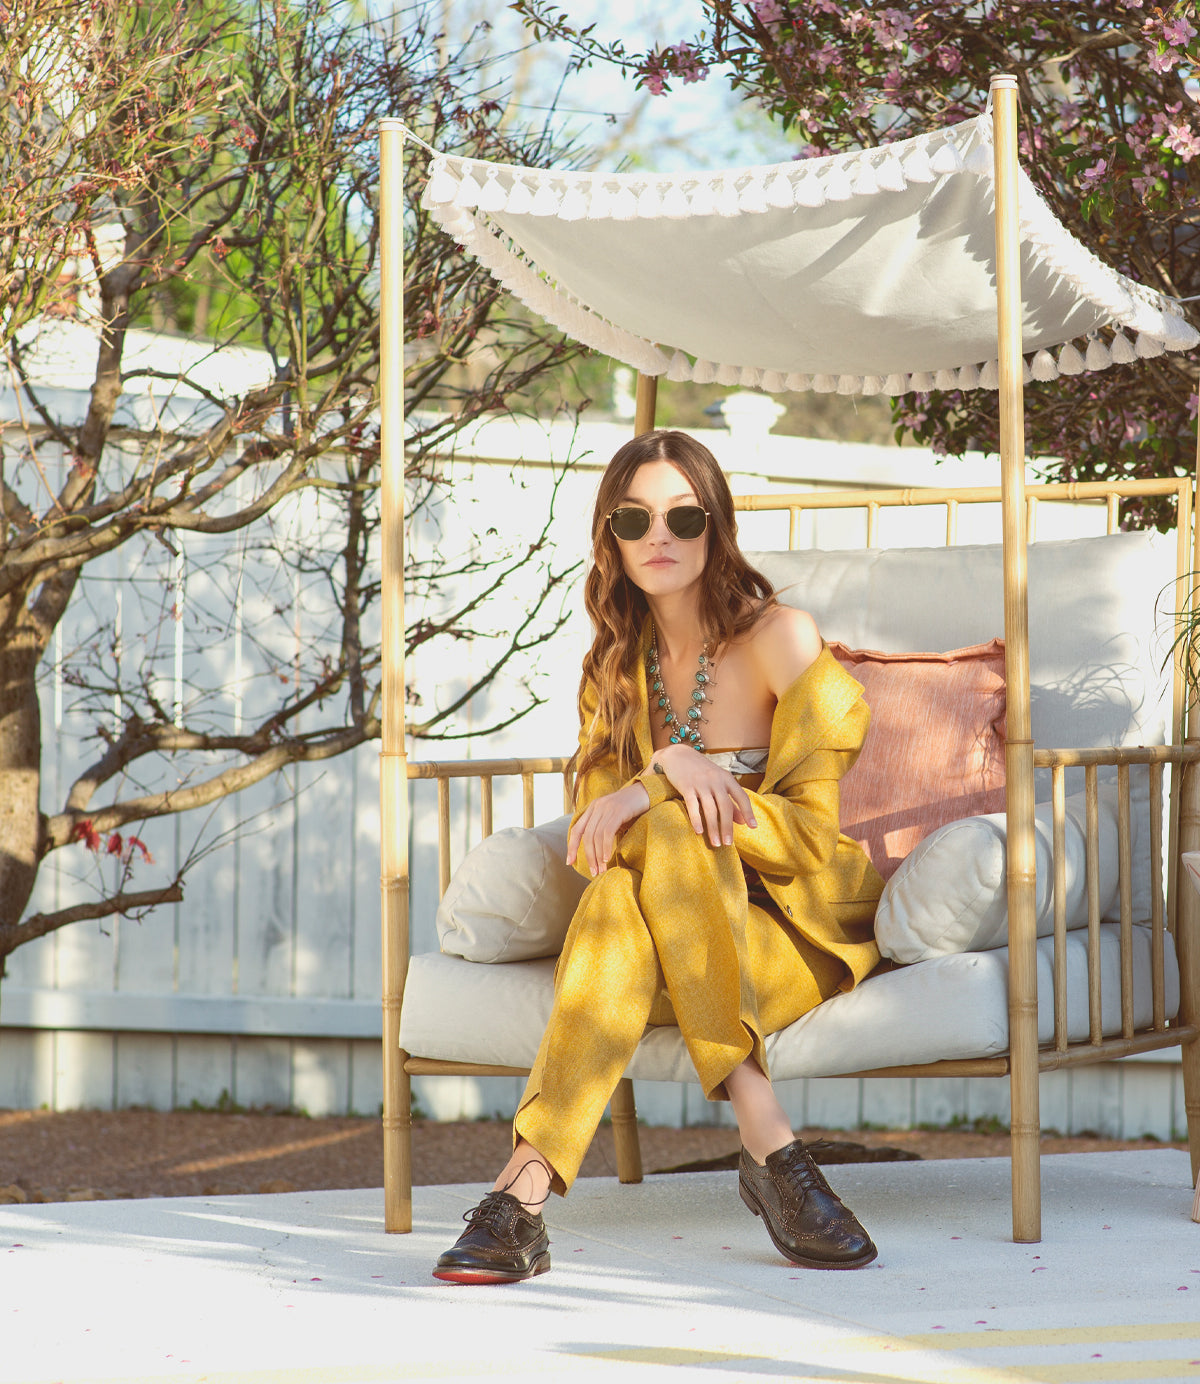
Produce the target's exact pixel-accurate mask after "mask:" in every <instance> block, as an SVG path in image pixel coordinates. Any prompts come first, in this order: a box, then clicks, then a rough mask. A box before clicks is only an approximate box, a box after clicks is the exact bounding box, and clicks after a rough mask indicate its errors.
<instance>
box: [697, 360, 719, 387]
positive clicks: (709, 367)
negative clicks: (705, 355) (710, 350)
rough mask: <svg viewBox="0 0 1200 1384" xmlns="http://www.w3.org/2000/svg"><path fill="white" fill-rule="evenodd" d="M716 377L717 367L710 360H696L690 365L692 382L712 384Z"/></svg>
mask: <svg viewBox="0 0 1200 1384" xmlns="http://www.w3.org/2000/svg"><path fill="white" fill-rule="evenodd" d="M716 378H717V367H716V366H715V365H714V364H713V363H712V361H711V360H698V361H697V362H696V363H695V365H693V366H692V383H693V384H712V382H713V381H714V380H715V379H716Z"/></svg>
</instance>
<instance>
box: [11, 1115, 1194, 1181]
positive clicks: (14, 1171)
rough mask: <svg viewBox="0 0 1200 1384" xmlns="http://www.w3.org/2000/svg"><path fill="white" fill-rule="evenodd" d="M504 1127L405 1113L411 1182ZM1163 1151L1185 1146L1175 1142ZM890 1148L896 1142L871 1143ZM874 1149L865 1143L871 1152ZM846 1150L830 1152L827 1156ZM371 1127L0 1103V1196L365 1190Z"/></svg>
mask: <svg viewBox="0 0 1200 1384" xmlns="http://www.w3.org/2000/svg"><path fill="white" fill-rule="evenodd" d="M801 1132H802V1134H803V1136H804V1137H805V1138H807V1139H815V1138H826V1139H829V1140H831V1141H834V1142H835V1144H842V1145H844V1144H846V1143H847V1142H852V1143H853V1144H855V1145H858V1146H859V1147H860V1149H866V1150H867V1152H866V1153H865V1154H863V1153H861V1152H858V1151H856V1150H855V1149H853V1148H851V1149H849V1150H846V1149H844V1148H843V1149H840V1150H839V1149H837V1148H836V1147H835V1149H834V1150H832V1151H831V1154H832V1155H833V1156H831V1157H829V1158H826V1159H824V1160H823V1161H827V1162H832V1161H840V1162H846V1161H856V1159H861V1158H863V1157H867V1158H870V1157H872V1156H873V1157H875V1158H879V1157H881V1156H885V1157H897V1156H898V1157H914V1156H915V1157H919V1158H991V1157H1003V1156H1005V1155H1007V1153H1008V1135H1007V1134H1006V1133H1003V1132H997V1133H993V1132H979V1131H975V1130H961V1129H952V1130H893V1131H879V1130H856V1131H853V1132H851V1133H846V1132H845V1131H836V1130H816V1129H810V1130H804V1131H801ZM640 1134H641V1143H642V1164H643V1167H644V1168H645V1170H646V1171H647V1172H663V1171H670V1170H673V1169H677V1168H679V1166H680V1165H686V1164H689V1163H694V1162H697V1161H707V1160H711V1159H719V1158H723V1157H727V1156H728V1155H730V1154H732V1153H734V1152H735V1151H736V1149H737V1146H738V1141H737V1133H736V1131H734V1130H731V1129H727V1128H711V1127H702V1126H693V1127H692V1128H689V1129H664V1128H656V1127H652V1126H643V1127H642V1128H641V1130H640ZM509 1139H510V1134H509V1126H508V1125H507V1124H506V1123H502V1122H500V1121H496V1120H477V1121H473V1122H471V1123H464V1124H436V1123H433V1122H429V1121H418V1122H417V1123H416V1124H415V1125H414V1129H413V1164H414V1170H413V1180H414V1182H415V1183H417V1184H418V1185H424V1184H437V1183H442V1184H445V1183H453V1182H485V1181H491V1179H492V1178H493V1177H494V1176H495V1175H496V1173H497V1172H498V1171H499V1169H500V1168H501V1167H502V1166H503V1163H504V1161H505V1159H506V1158H507V1156H508V1149H509ZM1146 1147H1159V1145H1156V1144H1153V1143H1152V1142H1151V1141H1147V1140H1129V1141H1121V1140H1113V1139H1095V1138H1087V1137H1075V1138H1059V1137H1057V1136H1053V1135H1047V1136H1044V1137H1043V1139H1042V1151H1043V1152H1044V1153H1048V1154H1050V1153H1071V1152H1087V1151H1094V1150H1107V1149H1119V1148H1146ZM1173 1147H1176V1148H1185V1147H1186V1145H1185V1144H1182V1143H1179V1144H1175V1145H1173ZM888 1148H890V1149H892V1150H894V1151H897V1152H892V1153H890V1154H889V1153H882V1150H885V1149H888ZM872 1150H873V1151H874V1153H872V1152H871V1151H872ZM847 1153H848V1154H849V1155H850V1156H849V1157H846V1156H837V1155H839V1154H841V1155H845V1154H847ZM615 1174H616V1164H615V1161H614V1159H613V1152H612V1139H611V1136H610V1133H609V1131H608V1130H607V1129H602V1130H601V1131H600V1133H599V1134H598V1135H597V1137H596V1140H595V1142H594V1143H593V1145H592V1148H591V1150H590V1151H589V1153H588V1156H587V1159H586V1160H585V1162H584V1166H583V1172H582V1176H584V1177H612V1176H615ZM382 1182H383V1136H382V1132H381V1129H380V1125H379V1122H378V1120H373V1119H357V1118H352V1119H309V1118H307V1117H306V1116H300V1115H277V1114H264V1113H250V1114H215V1113H210V1112H202V1111H195V1112H193V1111H173V1112H170V1113H163V1112H159V1111H152V1110H121V1111H116V1112H110V1111H96V1110H81V1111H68V1112H62V1113H51V1112H48V1111H43V1110H0V1203H3V1202H9V1203H12V1202H25V1201H28V1202H45V1201H83V1200H103V1199H107V1198H120V1197H184V1196H228V1195H232V1194H236V1193H248V1192H257V1193H261V1192H296V1191H316V1190H320V1189H331V1188H339V1187H378V1186H381V1185H382Z"/></svg>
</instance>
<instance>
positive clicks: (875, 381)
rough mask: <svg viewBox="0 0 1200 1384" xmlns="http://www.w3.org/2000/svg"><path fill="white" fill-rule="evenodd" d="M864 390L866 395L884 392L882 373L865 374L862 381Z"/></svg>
mask: <svg viewBox="0 0 1200 1384" xmlns="http://www.w3.org/2000/svg"><path fill="white" fill-rule="evenodd" d="M862 392H863V394H864V395H868V396H870V395H872V394H882V393H883V378H882V376H880V375H864V376H863V382H862Z"/></svg>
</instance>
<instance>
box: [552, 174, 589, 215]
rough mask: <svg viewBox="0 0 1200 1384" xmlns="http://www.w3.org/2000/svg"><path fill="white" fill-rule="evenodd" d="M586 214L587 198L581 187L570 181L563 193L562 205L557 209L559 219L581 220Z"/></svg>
mask: <svg viewBox="0 0 1200 1384" xmlns="http://www.w3.org/2000/svg"><path fill="white" fill-rule="evenodd" d="M587 214H588V199H587V198H586V197H585V196H584V195H583V190H582V188H580V187H579V185H578V184H577V183H572V184H571V186H570V187H568V188H567V190H566V192H565V193H564V194H563V199H562V205H561V206H560V207H559V209H558V219H559V220H560V221H582V220H583V219H584V218H585V217H586V216H587Z"/></svg>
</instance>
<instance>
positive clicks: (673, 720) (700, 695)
mask: <svg viewBox="0 0 1200 1384" xmlns="http://www.w3.org/2000/svg"><path fill="white" fill-rule="evenodd" d="M646 678H647V681H648V682H649V683H650V695H651V697H656V698H657V699H658V708H659V710H660V711H661V712H662V713H663V715H664V716H665V717H666V719H665V720H664V721H663V729H664V730H667V731H670V733H671V744H672V745H691V746H693V748H695V749H697V750H699V751H700V753H701V754H703V753H704V741H703V740H702V739H701V738H700V722H701V719H702V715H701V711H700V708H701V706H702V704H703V703H704V702H707V701H711V700H712V698H711V697H710V696H709V695H708V692H709V687H710V685H711V683H712V665H711V664H710V663H709V661H708V643H707V641H706V642H705V645H704V647H703V648H702V649H701V650H700V659H699V662H698V663H697V666H696V686H695V687H694V688H693V690H692V704H691V706H689V707H688V709H687V715H686V716H685V717H684V719H683V720H682V721H681V720H680V719H679V717H678V716H677V715H676V713H675V708H674V707H673V706H672V705H671V699H670V697H668V696H667V689H666V686H665V685H664V683H663V680H662V672H661V670H660V668H659V665H658V631H657V630H656V629H655V628H654V626H653V625H651V626H650V649H649V652H648V653H647V655H646Z"/></svg>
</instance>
